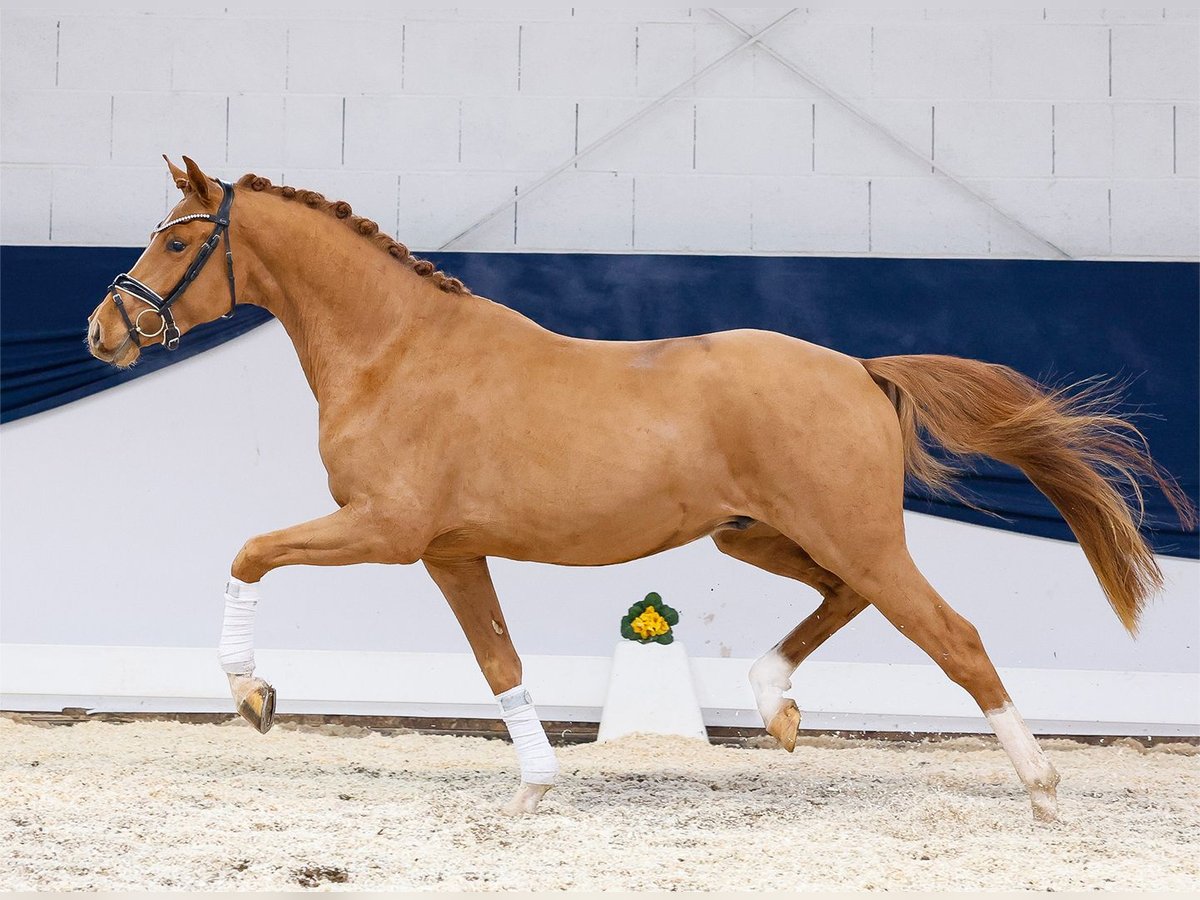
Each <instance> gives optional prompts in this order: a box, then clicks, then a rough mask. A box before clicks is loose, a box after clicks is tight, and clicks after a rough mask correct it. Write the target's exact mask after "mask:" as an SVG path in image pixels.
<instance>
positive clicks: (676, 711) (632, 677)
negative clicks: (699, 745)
mask: <svg viewBox="0 0 1200 900" xmlns="http://www.w3.org/2000/svg"><path fill="white" fill-rule="evenodd" d="M638 731H640V732H643V733H647V734H678V735H682V736H684V737H693V738H701V739H703V740H707V739H708V732H707V731H705V730H704V718H703V716H701V714H700V703H699V702H698V701H697V700H696V689H695V687H694V686H693V685H692V669H691V666H690V665H689V664H688V656H687V650H686V649H685V648H684V646H683V644H681V643H680V642H679V641H675V642H674V643H672V644H666V645H664V644H639V643H637V642H635V641H621V642H620V643H619V644H617V648H616V650H614V651H613V665H612V674H611V675H610V676H609V679H608V696H607V697H606V698H605V701H604V712H603V713H602V714H601V716H600V731H599V734H597V736H596V740H598V741H612V740H616V739H617V738H619V737H623V736H625V735H627V734H633V733H634V732H638Z"/></svg>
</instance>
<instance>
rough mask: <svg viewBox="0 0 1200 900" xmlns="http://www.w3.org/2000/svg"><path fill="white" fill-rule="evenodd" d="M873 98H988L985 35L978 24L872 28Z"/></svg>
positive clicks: (990, 93) (985, 30) (988, 79)
mask: <svg viewBox="0 0 1200 900" xmlns="http://www.w3.org/2000/svg"><path fill="white" fill-rule="evenodd" d="M872 34H873V38H872V40H873V43H872V47H873V50H872V58H871V90H872V93H873V94H874V96H876V97H905V98H921V99H929V100H953V99H983V98H987V97H990V96H992V91H991V71H990V68H989V66H988V65H987V63H986V60H987V59H988V55H989V54H990V52H991V47H990V41H989V33H988V30H987V29H986V28H981V27H979V26H978V25H973V24H972V25H943V24H936V25H929V24H905V25H881V26H879V27H877V28H875V29H873V32H872Z"/></svg>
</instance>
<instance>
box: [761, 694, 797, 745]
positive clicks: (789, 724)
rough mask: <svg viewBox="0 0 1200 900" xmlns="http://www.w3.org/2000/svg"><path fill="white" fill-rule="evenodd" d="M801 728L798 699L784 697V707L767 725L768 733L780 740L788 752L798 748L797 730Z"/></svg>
mask: <svg viewBox="0 0 1200 900" xmlns="http://www.w3.org/2000/svg"><path fill="white" fill-rule="evenodd" d="M799 730H800V710H799V709H798V708H797V706H796V701H794V700H789V699H787V698H784V701H783V709H781V710H779V712H777V713H775V717H774V718H773V719H771V723H770V724H769V725H767V734H769V735H771V737H773V738H775V740H777V741H779V743H780V745H781V746H782V747H783V749H784V750H786V751H787V752H788V753H791V752H792V751H793V750H795V749H796V732H797V731H799Z"/></svg>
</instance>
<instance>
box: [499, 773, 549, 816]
mask: <svg viewBox="0 0 1200 900" xmlns="http://www.w3.org/2000/svg"><path fill="white" fill-rule="evenodd" d="M553 786H554V785H551V784H529V783H528V782H524V781H523V782H521V786H520V787H519V788H518V789H517V793H516V795H515V796H514V797H513V798H512V800H510V801H508V803H507V804H505V806H504V808H503V809H502V810H501V812H503V813H504V814H505V815H506V816H527V815H530V814H531V813H535V812H537V808H538V803H540V802H541V800H542V797H544V796H546V791H548V790H550V788H552V787H553Z"/></svg>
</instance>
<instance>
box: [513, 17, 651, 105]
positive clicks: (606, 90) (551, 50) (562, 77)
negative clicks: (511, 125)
mask: <svg viewBox="0 0 1200 900" xmlns="http://www.w3.org/2000/svg"><path fill="white" fill-rule="evenodd" d="M635 53H636V37H635V34H634V26H633V25H630V24H619V25H610V24H606V23H602V22H587V23H584V22H578V23H572V24H570V25H561V24H546V23H532V24H530V25H525V26H522V28H521V55H520V66H521V68H520V84H521V92H522V93H523V94H529V95H532V96H558V97H572V98H573V97H576V96H578V95H580V94H587V95H590V96H599V97H613V96H615V97H628V96H629V95H631V94H633V93H634V74H635V71H636V68H635Z"/></svg>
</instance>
